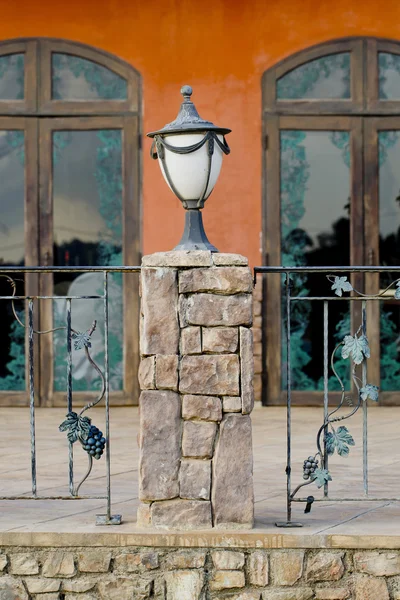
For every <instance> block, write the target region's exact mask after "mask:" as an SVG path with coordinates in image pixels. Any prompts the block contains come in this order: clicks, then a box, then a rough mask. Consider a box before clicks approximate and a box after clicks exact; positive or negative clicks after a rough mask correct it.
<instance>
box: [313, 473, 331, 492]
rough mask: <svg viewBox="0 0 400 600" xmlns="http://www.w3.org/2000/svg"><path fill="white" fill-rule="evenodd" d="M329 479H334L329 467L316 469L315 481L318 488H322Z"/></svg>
mask: <svg viewBox="0 0 400 600" xmlns="http://www.w3.org/2000/svg"><path fill="white" fill-rule="evenodd" d="M328 481H332V477H331V474H330V473H329V471H328V470H327V469H315V472H314V474H313V482H314V483H316V485H317V487H318V488H322V487H323V486H324V485H325V484H326V483H328Z"/></svg>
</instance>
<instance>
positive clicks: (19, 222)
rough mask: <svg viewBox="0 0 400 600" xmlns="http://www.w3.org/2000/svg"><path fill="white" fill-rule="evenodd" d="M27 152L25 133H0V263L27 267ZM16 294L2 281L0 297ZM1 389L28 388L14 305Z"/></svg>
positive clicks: (3, 331) (2, 315)
mask: <svg viewBox="0 0 400 600" xmlns="http://www.w3.org/2000/svg"><path fill="white" fill-rule="evenodd" d="M24 163H25V153H24V132H23V131H16V130H14V131H0V180H1V187H0V263H1V264H2V265H7V266H12V265H16V266H17V265H18V266H23V265H24V254H25V240H24V237H25V236H24V198H25V169H24ZM10 276H11V277H12V278H13V279H17V280H18V281H17V282H16V283H17V294H18V295H23V294H24V283H23V281H20V280H21V279H22V277H21V274H15V275H13V274H10ZM11 293H12V288H11V286H10V283H9V281H8V280H7V279H5V278H4V277H1V278H0V294H1V295H2V296H8V295H10V294H11ZM15 305H16V311H17V314H18V315H19V317H20V318H21V320H22V321H23V320H24V315H23V312H24V311H23V308H24V307H23V302H18V301H17V302H16V303H15ZM0 336H1V340H2V344H1V345H0V390H15V391H21V390H24V389H25V342H24V338H25V331H24V329H23V327H21V325H19V324H18V322H17V321H16V320H15V318H14V315H13V313H12V307H11V303H9V302H6V301H4V302H1V303H0Z"/></svg>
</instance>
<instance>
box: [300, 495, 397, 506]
mask: <svg viewBox="0 0 400 600" xmlns="http://www.w3.org/2000/svg"><path fill="white" fill-rule="evenodd" d="M307 500H308V498H292V502H302V503H303V504H305V503H307ZM313 502H400V498H375V497H374V496H360V497H357V496H356V497H355V498H330V497H329V496H324V497H323V498H314V500H313Z"/></svg>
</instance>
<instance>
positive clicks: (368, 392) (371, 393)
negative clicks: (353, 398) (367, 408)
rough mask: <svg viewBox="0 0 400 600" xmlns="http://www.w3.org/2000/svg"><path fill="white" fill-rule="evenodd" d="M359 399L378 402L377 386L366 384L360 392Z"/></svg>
mask: <svg viewBox="0 0 400 600" xmlns="http://www.w3.org/2000/svg"><path fill="white" fill-rule="evenodd" d="M360 394H361V398H362V399H363V400H368V398H369V399H370V400H372V401H373V402H378V396H379V387H378V386H377V385H372V384H371V383H367V384H366V385H365V386H364V387H362V388H361V390H360Z"/></svg>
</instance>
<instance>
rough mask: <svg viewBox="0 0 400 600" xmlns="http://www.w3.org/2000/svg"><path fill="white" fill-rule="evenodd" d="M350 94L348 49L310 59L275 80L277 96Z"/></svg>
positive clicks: (342, 97)
mask: <svg viewBox="0 0 400 600" xmlns="http://www.w3.org/2000/svg"><path fill="white" fill-rule="evenodd" d="M349 98H350V53H349V52H342V53H340V54H332V55H330V56H323V57H322V58H317V59H315V60H311V61H310V62H308V63H306V64H304V65H301V66H300V67H297V68H296V69H293V71H290V73H287V74H286V75H284V76H283V77H281V78H280V79H278V81H277V99H278V100H300V99H314V100H324V99H325V100H327V99H339V100H346V99H349Z"/></svg>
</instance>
